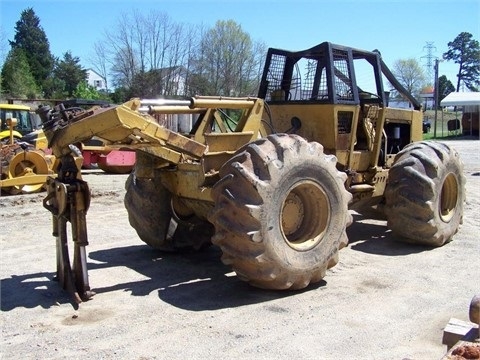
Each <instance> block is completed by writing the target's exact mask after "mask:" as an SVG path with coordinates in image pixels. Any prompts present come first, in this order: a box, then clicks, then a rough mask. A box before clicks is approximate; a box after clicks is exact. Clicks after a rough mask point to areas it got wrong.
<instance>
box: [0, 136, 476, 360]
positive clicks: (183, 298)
mask: <svg viewBox="0 0 480 360" xmlns="http://www.w3.org/2000/svg"><path fill="white" fill-rule="evenodd" d="M449 143H450V144H451V145H452V146H453V147H455V148H457V149H458V150H459V152H460V153H461V155H462V158H463V161H464V164H465V175H466V177H467V200H466V204H465V213H464V223H463V226H462V227H461V229H460V231H459V232H458V234H457V235H456V236H455V237H454V240H453V241H452V242H451V243H449V244H447V245H445V246H443V247H441V248H435V249H431V248H426V247H419V246H413V245H408V244H404V243H400V242H397V241H395V238H394V236H392V234H391V233H390V232H388V231H387V228H386V224H385V222H384V221H379V220H369V219H365V218H361V217H359V216H355V223H354V224H353V225H352V226H351V227H350V228H349V229H348V235H349V239H350V243H349V245H348V247H346V248H344V249H343V250H341V251H340V262H339V264H338V265H337V266H335V267H334V268H332V269H331V270H329V271H328V272H327V276H326V277H325V279H324V281H322V282H321V283H320V284H317V285H314V286H310V287H309V288H307V289H306V290H304V291H300V292H275V291H264V290H259V289H255V288H252V287H250V286H248V285H247V284H245V283H243V282H241V281H240V280H238V279H237V278H236V276H235V274H234V273H232V272H231V270H230V269H229V268H228V267H226V266H224V265H223V264H222V263H221V261H220V251H219V250H218V249H216V248H214V247H212V248H209V249H207V250H206V251H204V252H201V253H198V254H189V255H185V254H184V255H172V254H170V255H166V254H163V253H160V252H155V251H152V250H151V249H150V248H149V247H148V246H146V245H144V244H143V243H142V242H141V241H140V240H139V239H138V237H137V236H136V233H135V231H134V230H133V229H132V228H131V227H130V226H129V224H128V220H127V213H126V210H125V209H124V207H123V196H124V191H125V190H124V188H123V186H124V182H125V179H126V177H127V176H126V175H107V174H104V173H102V172H99V171H90V172H88V173H86V174H85V176H84V178H85V180H87V181H88V182H89V185H90V188H91V191H92V204H91V207H90V210H89V212H88V215H87V221H88V231H89V241H90V245H89V246H88V247H87V251H88V265H89V275H90V285H91V287H92V289H93V290H94V291H96V293H97V294H96V295H95V296H94V298H93V300H91V301H88V302H85V303H82V304H80V306H79V307H76V306H75V305H74V304H73V303H72V302H71V301H70V298H69V297H68V295H67V294H66V293H65V292H64V291H63V290H61V289H60V288H59V285H58V283H56V282H54V281H52V278H53V276H54V273H55V246H54V243H55V240H54V238H53V237H52V236H51V233H52V230H51V220H50V214H49V212H48V211H47V210H45V209H44V208H43V207H42V199H43V197H44V194H32V195H23V196H15V197H5V196H4V197H1V198H0V224H1V232H0V233H1V240H0V250H1V252H0V266H1V268H0V273H1V274H0V275H1V324H2V339H1V347H0V358H2V359H5V360H6V359H47V358H48V359H65V358H80V357H87V358H90V359H206V358H209V359H239V358H246V359H252V358H255V359H292V358H295V359H382V360H384V359H397V360H400V359H418V360H423V359H439V358H441V357H442V356H443V355H444V354H445V353H446V347H445V346H444V345H442V334H443V328H444V327H445V326H446V324H447V323H448V321H449V319H450V318H451V317H455V318H458V319H461V320H468V306H469V304H470V300H471V299H472V297H473V296H474V295H475V294H479V293H480V281H479V279H480V264H479V254H480V241H479V240H478V237H479V235H478V234H479V231H480V223H479V215H478V214H479V213H480V211H479V209H480V141H478V140H455V141H449Z"/></svg>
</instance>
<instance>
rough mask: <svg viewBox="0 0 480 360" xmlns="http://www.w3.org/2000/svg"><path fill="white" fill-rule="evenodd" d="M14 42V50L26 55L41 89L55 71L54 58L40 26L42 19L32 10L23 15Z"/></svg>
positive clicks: (12, 42) (16, 29)
mask: <svg viewBox="0 0 480 360" xmlns="http://www.w3.org/2000/svg"><path fill="white" fill-rule="evenodd" d="M15 31H16V33H15V37H14V41H10V46H11V47H12V49H17V48H19V49H22V50H23V51H24V53H25V55H26V58H27V62H28V65H29V67H30V71H31V73H32V75H33V78H34V79H35V82H36V84H37V85H38V86H39V87H41V88H42V87H43V84H44V82H45V80H46V79H47V78H48V77H49V75H50V74H51V72H52V70H53V65H54V58H53V56H52V54H51V53H50V44H49V42H48V39H47V36H46V35H45V32H44V31H43V28H42V27H41V26H40V19H39V18H38V16H37V15H35V12H34V11H33V9H32V8H28V9H26V10H24V11H22V13H21V17H20V20H19V21H17V23H16V25H15Z"/></svg>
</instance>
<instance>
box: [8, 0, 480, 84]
mask: <svg viewBox="0 0 480 360" xmlns="http://www.w3.org/2000/svg"><path fill="white" fill-rule="evenodd" d="M30 7H31V8H33V10H34V12H35V14H36V15H37V16H38V17H39V19H40V26H41V27H42V28H43V30H44V31H45V33H46V36H47V38H48V40H49V43H50V51H51V53H52V54H53V55H54V56H56V57H59V58H62V57H63V54H64V53H65V52H67V51H70V52H71V53H72V55H73V56H77V57H79V58H80V63H81V65H82V66H83V67H84V68H89V67H92V64H91V63H90V62H89V59H90V58H92V55H93V51H92V48H93V45H94V43H95V42H97V41H101V40H102V39H104V33H105V31H107V30H108V31H111V30H114V29H115V28H116V27H117V24H118V22H119V21H120V19H121V16H122V14H130V13H132V12H133V11H135V10H136V11H140V12H141V13H142V14H145V15H146V14H148V12H149V11H161V12H164V13H166V14H168V16H169V17H170V18H171V20H173V21H174V22H177V23H185V24H191V25H196V24H198V25H201V24H203V25H204V26H207V27H213V26H214V25H215V22H216V21H217V20H230V19H231V20H234V21H235V22H237V23H238V24H240V25H241V27H242V30H243V31H244V32H246V33H248V34H249V35H250V37H251V38H252V39H253V40H255V41H261V42H263V43H265V44H266V45H267V47H274V48H281V49H285V50H291V51H296V50H304V49H307V48H310V47H312V46H315V45H317V44H319V43H321V42H324V41H330V42H333V43H336V44H340V45H345V46H350V47H354V48H358V49H363V50H373V49H378V50H380V52H381V54H382V57H383V60H384V61H385V63H386V64H387V65H388V66H389V67H390V68H392V67H393V64H394V62H395V61H396V60H399V59H410V58H414V59H416V60H418V61H419V63H420V64H421V65H422V66H423V67H424V69H425V70H426V71H427V73H428V69H429V68H428V55H429V51H428V48H429V47H430V55H432V56H433V58H432V60H433V61H434V59H435V58H438V59H441V58H442V54H443V53H444V52H446V51H447V50H448V42H450V41H453V40H454V39H455V38H456V36H457V35H458V34H460V33H461V32H469V33H471V34H472V35H473V38H474V39H475V40H478V41H480V0H436V1H431V0H416V1H409V0H404V1H398V0H384V1H382V0H357V1H355V0H337V1H334V0H276V1H275V0H223V1H220V0H196V1H190V0H176V1H172V0H135V1H123V0H103V1H102V0H96V1H94V0H83V1H78V0H62V1H60V0H35V1H34V0H31V1H23V0H0V34H1V35H2V36H0V39H1V41H2V44H0V45H1V46H0V49H1V50H2V51H3V52H4V54H2V55H6V52H8V51H9V50H10V46H9V45H8V41H7V40H13V38H14V35H15V24H16V22H17V21H18V20H20V16H21V12H22V11H23V10H25V9H27V8H30ZM2 60H3V59H2ZM433 61H431V63H432V62H433ZM457 72H458V65H457V64H455V63H453V62H451V61H450V62H441V63H440V64H439V75H440V76H441V75H446V76H447V78H448V79H449V80H450V81H451V82H452V83H453V85H454V86H456V83H457V81H456V76H455V75H456V73H457ZM431 73H432V74H433V71H431ZM432 82H433V79H432Z"/></svg>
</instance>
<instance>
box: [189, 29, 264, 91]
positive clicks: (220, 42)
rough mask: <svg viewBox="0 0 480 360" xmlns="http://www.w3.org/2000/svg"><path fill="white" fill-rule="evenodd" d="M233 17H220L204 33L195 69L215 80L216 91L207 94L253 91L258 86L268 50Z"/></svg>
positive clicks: (213, 87) (213, 88) (198, 73)
mask: <svg viewBox="0 0 480 360" xmlns="http://www.w3.org/2000/svg"><path fill="white" fill-rule="evenodd" d="M263 48H264V47H263V46H262V45H261V44H253V41H252V39H251V38H250V35H249V34H248V33H246V32H244V31H243V30H242V28H241V26H240V25H239V24H237V23H236V22H235V21H233V20H228V21H217V23H216V24H215V27H214V28H212V29H210V30H208V31H207V32H206V33H205V34H204V35H203V37H202V40H201V43H200V49H199V51H198V54H197V56H196V61H195V64H196V68H195V73H196V74H197V75H200V76H201V77H200V78H204V79H209V80H210V81H211V84H210V86H209V87H210V88H211V91H212V92H213V93H211V94H204V95H224V96H232V95H233V96H238V95H251V94H252V93H254V92H255V90H256V87H257V86H258V79H259V78H260V76H259V75H260V73H259V68H260V67H259V61H261V60H260V59H263V56H264V51H262V50H263Z"/></svg>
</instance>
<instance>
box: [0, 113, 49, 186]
mask: <svg viewBox="0 0 480 360" xmlns="http://www.w3.org/2000/svg"><path fill="white" fill-rule="evenodd" d="M0 117H1V132H0V176H1V178H0V191H1V192H2V193H7V194H20V193H33V192H37V191H40V190H41V189H42V188H43V187H44V185H45V182H46V179H47V176H48V175H52V174H53V171H52V167H53V161H54V157H53V156H49V155H46V154H45V153H44V151H42V150H41V149H42V148H43V149H46V148H47V142H46V139H45V137H44V139H43V142H42V141H39V142H38V143H37V144H36V146H33V145H32V144H29V143H28V142H25V141H22V137H23V136H24V135H26V134H29V133H32V132H33V131H35V130H36V129H37V124H36V122H35V116H34V114H33V113H32V112H31V110H30V108H29V107H28V106H24V105H17V104H0Z"/></svg>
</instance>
